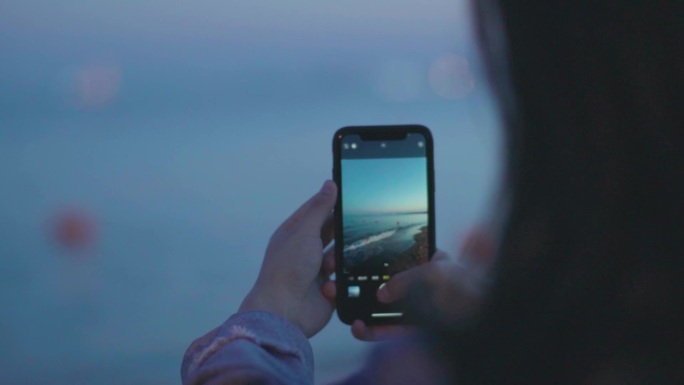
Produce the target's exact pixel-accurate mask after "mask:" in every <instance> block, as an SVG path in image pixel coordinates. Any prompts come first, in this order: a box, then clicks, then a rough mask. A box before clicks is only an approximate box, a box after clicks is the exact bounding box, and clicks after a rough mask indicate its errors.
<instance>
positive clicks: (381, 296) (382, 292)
mask: <svg viewBox="0 0 684 385" xmlns="http://www.w3.org/2000/svg"><path fill="white" fill-rule="evenodd" d="M377 296H378V300H380V301H381V302H387V301H389V299H390V294H389V292H388V291H387V288H386V287H385V285H384V284H383V285H380V287H379V288H378V293H377Z"/></svg>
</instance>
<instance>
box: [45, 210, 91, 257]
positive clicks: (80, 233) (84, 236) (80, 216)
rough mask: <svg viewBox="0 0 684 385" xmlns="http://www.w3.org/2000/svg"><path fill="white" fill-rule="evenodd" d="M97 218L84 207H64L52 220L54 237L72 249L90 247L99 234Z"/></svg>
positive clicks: (66, 247)
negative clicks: (96, 224) (96, 223)
mask: <svg viewBox="0 0 684 385" xmlns="http://www.w3.org/2000/svg"><path fill="white" fill-rule="evenodd" d="M96 230H97V229H96V226H95V220H94V218H93V216H92V215H90V214H89V213H88V212H87V211H85V210H83V209H74V208H69V209H63V210H61V211H59V212H58V213H57V214H56V215H55V218H54V219H53V222H52V237H53V239H54V240H55V241H56V242H57V244H58V245H60V246H61V247H63V248H65V249H67V250H70V251H81V250H85V249H88V248H89V247H91V246H92V245H93V243H94V242H95V238H96V235H97V231H96Z"/></svg>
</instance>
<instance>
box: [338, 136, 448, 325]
mask: <svg viewBox="0 0 684 385" xmlns="http://www.w3.org/2000/svg"><path fill="white" fill-rule="evenodd" d="M409 133H417V134H421V135H423V136H424V137H425V157H426V160H427V182H428V186H427V188H428V191H427V195H428V254H429V255H428V258H432V255H433V254H434V253H435V251H436V242H435V175H434V174H435V173H434V142H433V139H432V133H431V132H430V130H429V129H428V128H427V127H425V126H422V125H418V124H410V125H383V126H348V127H343V128H340V129H339V130H337V131H336V132H335V136H334V137H333V180H334V181H335V183H336V184H337V186H338V199H337V202H336V204H335V215H334V221H335V266H336V271H335V276H336V277H337V282H336V285H337V298H336V303H337V314H338V317H339V318H340V320H341V321H342V322H344V323H345V324H348V325H351V324H352V322H354V320H356V319H360V320H362V321H364V322H365V323H366V324H367V325H379V324H397V323H401V322H402V320H403V318H402V317H396V318H372V317H371V314H372V313H373V310H372V309H370V308H365V307H362V308H359V306H351V305H350V303H349V301H348V299H347V297H346V296H345V295H344V294H345V293H344V292H343V290H342V289H343V287H341V286H342V283H341V278H342V277H343V274H342V266H343V261H342V248H343V242H342V239H343V238H342V215H341V213H342V175H341V167H340V166H341V161H342V156H341V155H342V151H341V150H342V149H341V142H342V138H344V137H345V136H346V135H354V134H358V135H361V136H362V137H363V136H372V137H373V139H371V140H393V139H392V138H396V137H397V136H398V135H403V136H404V137H405V136H406V134H409ZM394 140H396V139H394ZM395 306H401V304H399V305H395Z"/></svg>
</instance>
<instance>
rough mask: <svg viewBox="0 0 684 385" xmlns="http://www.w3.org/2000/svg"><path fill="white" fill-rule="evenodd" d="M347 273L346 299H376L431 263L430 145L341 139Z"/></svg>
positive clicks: (415, 138) (409, 139) (412, 138)
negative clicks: (401, 276)
mask: <svg viewBox="0 0 684 385" xmlns="http://www.w3.org/2000/svg"><path fill="white" fill-rule="evenodd" d="M341 146H342V148H341V154H342V155H341V167H340V168H341V170H340V171H341V179H342V183H341V192H342V228H343V239H344V247H343V273H344V277H342V278H343V279H344V280H345V281H346V288H347V293H346V294H347V296H348V297H349V298H359V299H364V298H365V299H366V300H368V301H372V300H374V299H375V292H376V291H377V289H378V287H379V286H380V285H382V284H383V283H384V282H386V281H388V280H389V279H390V277H391V276H392V275H394V274H396V273H398V272H400V271H402V270H405V269H408V268H410V267H412V266H416V265H418V264H421V263H424V262H427V261H428V238H429V237H428V179H427V167H428V165H427V158H426V149H425V147H426V142H425V138H424V136H423V135H421V134H417V133H411V134H408V135H407V136H406V137H405V139H401V140H388V141H381V140H372V141H370V140H369V141H364V140H361V138H360V137H359V136H358V135H348V136H346V137H345V138H343V139H342V141H341Z"/></svg>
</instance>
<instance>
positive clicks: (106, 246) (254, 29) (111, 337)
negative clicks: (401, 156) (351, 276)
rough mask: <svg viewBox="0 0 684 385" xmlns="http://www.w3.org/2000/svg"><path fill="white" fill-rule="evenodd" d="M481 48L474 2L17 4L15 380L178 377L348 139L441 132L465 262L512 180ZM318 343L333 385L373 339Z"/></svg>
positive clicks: (449, 202) (438, 157) (11, 351)
mask: <svg viewBox="0 0 684 385" xmlns="http://www.w3.org/2000/svg"><path fill="white" fill-rule="evenodd" d="M474 44H475V43H474V40H473V36H472V33H471V32H470V26H469V16H468V12H467V6H466V4H465V3H464V2H463V1H462V0H455V1H446V0H422V1H388V0H382V1H357V0H355V1H347V2H321V1H299V0H297V1H290V2H281V1H274V0H269V1H260V2H253V1H193V2H180V1H145V2H140V1H116V2H93V1H69V0H65V1H60V2H57V1H6V0H5V1H2V0H0V55H1V56H0V306H2V308H3V309H6V311H3V312H2V313H1V315H0V358H1V359H0V383H8V384H9V383H11V384H43V383H46V382H49V383H52V384H92V383H97V384H103V385H106V384H142V383H145V384H162V383H164V384H168V383H179V382H180V380H179V365H180V360H181V357H182V354H183V352H184V349H185V348H186V347H187V345H188V344H189V343H190V341H191V340H192V339H193V338H195V337H197V336H199V335H200V334H202V333H204V332H206V331H208V330H209V329H211V328H213V327H214V326H216V325H217V324H219V323H220V322H222V321H223V320H224V319H225V318H226V317H228V316H229V315H230V314H231V313H232V312H234V311H235V309H236V308H237V306H238V305H239V303H240V300H241V299H242V298H243V296H244V295H245V294H246V292H247V291H248V290H249V288H250V286H251V284H252V283H253V281H254V278H255V277H256V274H257V273H258V268H259V264H260V261H261V257H262V255H263V251H264V249H265V247H266V243H267V241H268V238H269V236H270V234H271V232H272V231H273V230H274V229H275V228H276V227H277V226H278V225H279V223H280V222H281V221H282V220H283V219H284V218H286V217H287V216H288V215H289V214H290V213H291V212H292V211H293V210H294V209H295V208H296V207H297V206H298V205H299V204H301V203H302V202H303V201H304V200H306V199H307V198H308V196H309V195H311V194H312V193H314V192H315V191H316V190H317V189H318V188H319V187H320V185H321V184H322V182H323V180H324V179H326V178H331V166H332V154H331V142H332V135H333V133H334V132H335V130H336V129H337V128H339V127H342V126H347V125H361V124H364V125H366V124H394V123H397V124H398V123H403V124H407V123H419V124H424V125H426V126H428V127H430V128H431V130H432V132H433V136H434V138H435V165H436V166H435V167H436V207H437V243H438V247H440V248H442V249H445V250H447V251H450V252H454V251H455V250H457V247H458V243H459V242H460V240H461V239H462V238H463V237H464V236H465V234H466V233H467V231H468V229H469V228H470V227H471V226H473V224H475V223H477V222H478V221H479V220H480V219H481V218H482V217H483V216H485V215H486V214H487V210H488V207H489V204H490V203H491V199H492V196H493V192H494V191H495V190H494V189H495V186H496V185H497V183H498V179H499V169H500V167H499V161H500V153H499V146H500V142H501V140H500V136H501V133H500V131H499V125H498V119H497V117H496V115H495V114H494V108H493V106H492V103H491V98H490V95H489V93H488V91H487V89H486V87H485V83H484V80H483V79H482V75H481V72H482V71H481V67H480V64H479V62H478V60H477V55H476V50H475V45H474ZM312 344H313V347H314V351H315V355H316V370H317V374H316V376H317V377H316V380H317V383H325V382H326V381H328V380H330V379H334V378H336V377H339V376H340V375H343V374H344V373H348V372H349V371H351V370H353V369H354V368H355V367H357V366H358V365H360V364H361V363H362V361H363V357H364V355H363V352H364V351H365V350H367V349H368V346H369V345H368V344H365V343H361V342H358V341H355V340H353V338H352V337H351V335H350V333H349V331H348V329H347V328H346V327H345V326H343V325H341V324H340V323H339V321H337V319H336V318H334V320H333V322H331V325H330V326H329V327H328V328H326V329H325V330H324V331H323V332H322V333H321V334H320V335H318V336H316V337H314V338H313V339H312Z"/></svg>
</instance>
